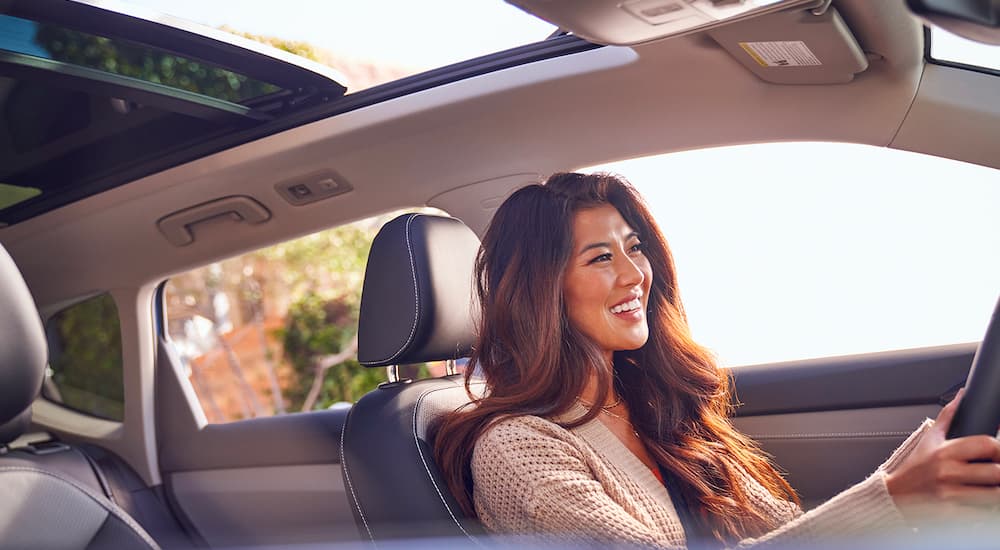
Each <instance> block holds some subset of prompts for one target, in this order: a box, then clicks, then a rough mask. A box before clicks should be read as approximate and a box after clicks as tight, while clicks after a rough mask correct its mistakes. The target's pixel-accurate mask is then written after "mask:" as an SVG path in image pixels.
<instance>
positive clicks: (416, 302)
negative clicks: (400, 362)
mask: <svg viewBox="0 0 1000 550" xmlns="http://www.w3.org/2000/svg"><path fill="white" fill-rule="evenodd" d="M417 216H420V214H410V217H409V218H407V220H406V227H405V228H404V230H403V233H404V235H406V252H407V254H409V256H410V278H412V279H413V326H412V327H410V336H409V337H407V339H406V341H405V342H403V345H402V346H400V347H399V349H398V350H396V353H394V354H392V355H391V356H389V357H387V358H385V359H376V360H374V361H365V364H366V365H369V364H372V363H383V362H385V361H392V360H393V359H395V358H397V357H399V354H400V353H403V350H404V349H406V346H408V345H410V342H412V341H413V335H414V334H416V332H417V321H418V320H419V319H420V291H419V290H417V268H416V266H415V265H414V263H413V247H412V246H411V245H410V222H412V221H413V220H414V219H416V217H417Z"/></svg>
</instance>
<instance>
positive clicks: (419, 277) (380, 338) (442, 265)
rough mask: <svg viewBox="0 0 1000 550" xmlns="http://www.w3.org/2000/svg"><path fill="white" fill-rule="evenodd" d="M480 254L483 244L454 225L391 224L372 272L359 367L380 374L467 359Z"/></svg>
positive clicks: (372, 258) (433, 219)
mask: <svg viewBox="0 0 1000 550" xmlns="http://www.w3.org/2000/svg"><path fill="white" fill-rule="evenodd" d="M478 251H479V238H478V237H476V234H475V233H473V232H472V230H471V229H469V228H468V227H467V226H466V225H465V224H464V223H462V222H461V221H459V220H457V219H455V218H448V217H442V216H431V215H426V214H404V215H402V216H399V217H397V218H395V219H393V220H392V221H390V222H389V223H387V224H385V226H383V227H382V229H381V230H380V231H379V233H378V235H376V236H375V240H374V241H373V242H372V249H371V253H370V254H369V256H368V266H367V268H366V270H365V282H364V289H363V290H362V293H361V313H360V317H359V319H358V361H359V362H360V363H361V364H362V365H364V366H366V367H380V366H386V365H400V364H410V363H421V362H424V361H441V360H445V359H457V358H460V357H466V356H468V354H469V352H470V351H471V349H472V344H473V342H474V341H475V330H474V327H475V323H474V311H473V304H474V302H473V268H474V266H475V260H476V254H477V253H478Z"/></svg>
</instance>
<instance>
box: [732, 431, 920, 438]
mask: <svg viewBox="0 0 1000 550" xmlns="http://www.w3.org/2000/svg"><path fill="white" fill-rule="evenodd" d="M908 435H910V432H829V433H801V434H798V433H792V434H761V435H751V434H747V437H750V438H752V439H815V438H817V437H828V438H841V437H905V436H908Z"/></svg>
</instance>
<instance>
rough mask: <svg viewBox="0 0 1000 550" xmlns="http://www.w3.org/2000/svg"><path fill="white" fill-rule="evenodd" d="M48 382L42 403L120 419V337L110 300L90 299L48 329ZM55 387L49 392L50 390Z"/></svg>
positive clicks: (122, 399) (55, 319) (122, 392)
mask: <svg viewBox="0 0 1000 550" xmlns="http://www.w3.org/2000/svg"><path fill="white" fill-rule="evenodd" d="M47 332H48V337H49V366H50V368H51V369H52V373H53V374H52V379H51V382H52V383H54V384H46V386H47V387H46V390H47V391H46V394H47V397H49V398H50V399H53V400H54V401H58V402H61V403H63V404H64V405H66V406H68V407H71V408H74V409H78V410H81V411H84V412H88V413H91V414H95V415H97V416H101V417H104V418H109V419H111V420H122V419H123V418H124V403H125V387H124V382H123V380H122V334H121V321H120V320H119V319H118V308H117V307H116V306H115V301H114V300H113V299H112V298H111V295H109V294H102V295H100V296H96V297H94V298H90V299H88V300H85V301H83V302H80V303H78V304H75V305H73V306H70V307H68V308H66V309H64V310H62V311H60V312H59V313H56V314H55V315H53V316H52V318H51V319H49V321H48V323H47ZM53 385H54V387H52V386H53Z"/></svg>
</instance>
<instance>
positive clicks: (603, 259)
mask: <svg viewBox="0 0 1000 550" xmlns="http://www.w3.org/2000/svg"><path fill="white" fill-rule="evenodd" d="M610 261H611V254H607V253H605V254H601V255H600V256H597V257H595V258H594V259H592V260H590V263H592V264H596V263H597V262H610Z"/></svg>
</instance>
